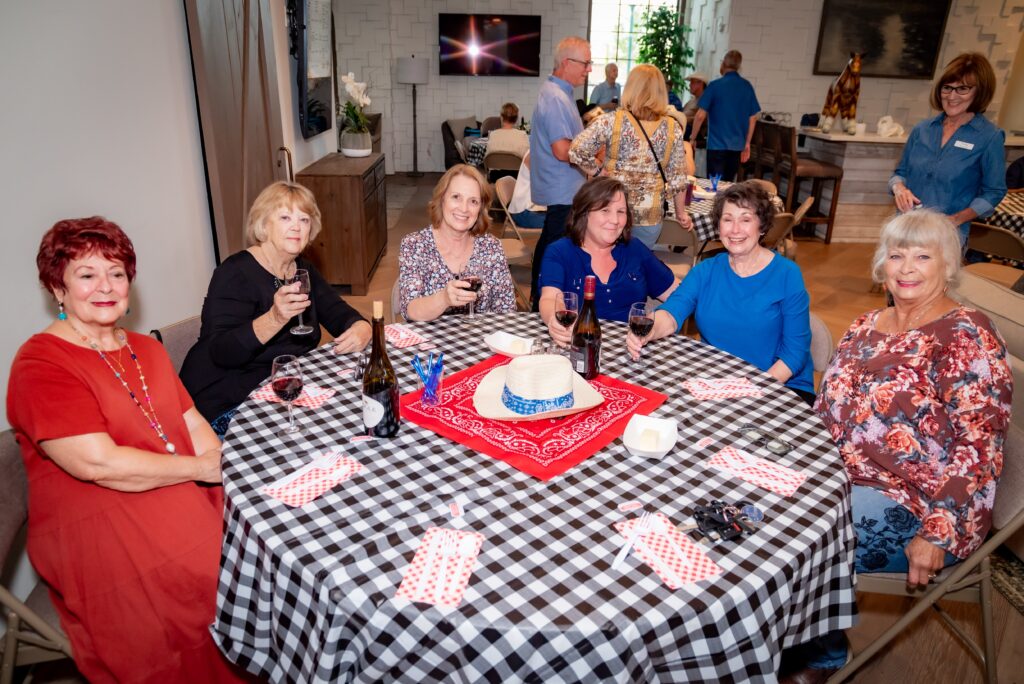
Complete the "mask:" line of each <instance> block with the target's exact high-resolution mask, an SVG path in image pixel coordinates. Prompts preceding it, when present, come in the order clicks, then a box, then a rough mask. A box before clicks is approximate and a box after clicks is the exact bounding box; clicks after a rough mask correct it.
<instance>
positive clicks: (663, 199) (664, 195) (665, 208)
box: [629, 114, 672, 214]
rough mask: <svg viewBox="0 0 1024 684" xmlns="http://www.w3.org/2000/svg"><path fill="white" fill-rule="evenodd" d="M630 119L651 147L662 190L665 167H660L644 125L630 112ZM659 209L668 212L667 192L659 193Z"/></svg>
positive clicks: (665, 184) (666, 188)
mask: <svg viewBox="0 0 1024 684" xmlns="http://www.w3.org/2000/svg"><path fill="white" fill-rule="evenodd" d="M629 118H630V119H632V120H633V122H634V123H635V124H636V127H637V128H638V129H640V132H641V133H643V134H644V140H646V141H647V147H649V148H650V149H651V155H653V156H654V163H655V164H656V165H657V166H658V173H660V174H661V182H662V183H664V190H668V178H666V177H665V169H663V168H661V160H660V159H658V153H657V152H655V151H654V145H653V144H652V143H651V136H649V135H647V131H645V130H644V126H643V124H642V123H640V121H639V119H637V118H636V117H635V116H633V115H632V114H631V115H630V116H629ZM668 126H669V129H668V140H671V139H672V121H671V120H670V121H669V122H668ZM661 211H662V214H668V193H667V192H665V191H662V193H661Z"/></svg>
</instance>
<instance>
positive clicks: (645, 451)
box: [622, 415, 679, 458]
mask: <svg viewBox="0 0 1024 684" xmlns="http://www.w3.org/2000/svg"><path fill="white" fill-rule="evenodd" d="M678 440H679V422H678V421H676V420H673V419H672V418H652V417H650V416H641V415H634V416H633V417H632V418H630V419H629V422H628V423H627V424H626V431H625V432H624V433H623V435H622V443H623V444H625V445H626V449H627V450H628V451H629V453H631V454H633V455H634V456H643V457H644V458H663V457H664V456H665V455H666V454H668V452H670V451H672V447H674V446H675V445H676V442H677V441H678Z"/></svg>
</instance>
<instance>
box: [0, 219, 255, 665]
mask: <svg viewBox="0 0 1024 684" xmlns="http://www.w3.org/2000/svg"><path fill="white" fill-rule="evenodd" d="M135 263H136V260H135V250H134V248H133V247H132V243H131V240H129V239H128V236H127V235H125V234H124V232H122V231H121V229H120V228H119V227H117V226H116V225H115V224H113V223H111V222H110V221H107V220H105V219H103V218H101V217H99V216H94V217H92V218H85V219H71V220H66V221H59V222H58V223H57V224H55V225H54V226H53V228H51V229H50V230H49V231H48V232H47V233H46V235H44V236H43V240H42V243H41V244H40V245H39V252H38V254H37V255H36V264H37V266H38V268H39V280H40V281H41V282H42V284H43V287H44V288H46V289H47V290H48V291H49V292H50V294H51V295H52V296H53V297H54V299H56V301H57V303H58V306H59V308H60V314H59V315H58V316H57V320H55V321H53V322H52V323H51V324H50V325H49V326H47V327H46V329H45V330H43V332H42V333H41V334H38V335H33V336H32V337H31V338H29V339H28V341H27V342H25V344H23V345H22V347H21V349H19V350H18V353H17V355H16V356H15V357H14V363H13V364H12V366H11V374H10V380H9V382H8V384H7V419H8V420H9V421H10V423H11V427H12V428H13V429H14V435H15V437H16V438H17V440H18V443H19V444H20V445H21V453H22V458H23V459H24V461H25V471H26V474H27V476H28V488H29V497H28V507H29V516H28V520H29V523H28V553H29V558H31V559H32V566H33V567H34V568H35V570H36V571H37V572H38V573H39V574H40V576H42V578H43V579H44V580H46V583H47V584H48V585H49V587H50V598H51V599H52V600H53V607H54V608H55V609H56V612H57V615H58V616H60V624H61V627H62V628H63V630H64V632H65V633H66V634H67V635H68V638H69V639H70V641H71V649H72V651H73V653H74V659H75V665H76V666H77V667H78V669H79V670H80V671H81V673H82V675H83V676H84V677H85V678H86V680H88V681H90V682H143V681H152V682H228V681H245V679H246V675H245V673H244V672H242V671H241V670H240V669H238V668H236V667H235V666H234V665H232V664H231V663H229V662H228V661H227V660H226V659H225V658H224V656H223V655H222V654H221V653H220V650H219V649H218V648H217V645H216V644H215V643H214V641H213V639H212V638H211V637H210V632H209V630H208V629H207V627H208V626H209V624H210V622H211V621H212V620H213V618H214V613H215V611H216V599H217V574H218V572H219V570H220V567H219V563H220V550H221V543H222V541H223V532H222V529H223V524H224V517H223V516H224V503H223V497H222V489H221V487H220V483H221V471H220V441H219V440H218V439H217V436H216V435H215V434H213V430H211V429H210V426H209V425H208V424H207V422H206V421H205V420H203V417H202V416H201V415H199V413H198V412H197V411H196V409H195V407H194V406H193V405H192V400H191V399H190V398H189V396H188V393H187V392H186V391H185V388H184V387H182V384H181V381H180V380H178V376H177V375H176V374H175V372H174V367H173V366H172V365H171V360H170V359H169V358H168V357H167V352H166V351H165V350H164V348H163V345H161V344H160V343H159V342H157V341H156V340H154V339H153V338H152V337H150V336H148V335H140V334H138V333H135V332H132V331H130V330H125V329H124V328H122V327H120V326H119V323H120V322H121V317H122V316H124V315H125V313H127V310H128V303H129V299H130V298H131V284H132V281H133V280H134V279H135ZM8 477H10V475H8ZM197 483H203V485H204V486H199V485H198V484H197ZM4 503H5V505H7V502H4ZM9 514H13V511H11V512H10V513H9ZM5 549H6V547H5ZM11 646H12V644H11V643H8V646H7V647H8V648H11ZM5 674H9V673H5Z"/></svg>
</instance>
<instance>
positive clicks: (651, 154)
mask: <svg viewBox="0 0 1024 684" xmlns="http://www.w3.org/2000/svg"><path fill="white" fill-rule="evenodd" d="M666 93H667V90H666V88H665V77H664V76H663V75H662V73H661V70H660V69H658V67H656V66H653V65H650V64H640V65H638V66H636V67H634V68H633V70H632V71H630V72H629V78H628V79H627V80H626V87H625V89H624V90H623V91H622V107H621V108H619V109H617V110H615V111H613V112H608V113H607V114H605V115H603V116H602V117H601V118H599V119H597V120H596V121H595V122H594V123H593V124H591V125H590V126H588V127H587V129H586V130H584V131H583V132H582V133H580V134H579V135H577V136H576V138H575V139H574V140H573V141H572V146H571V147H570V148H569V160H570V161H571V162H572V163H573V164H575V165H576V166H578V167H579V168H581V169H583V171H584V172H586V173H587V175H589V176H595V175H601V174H604V175H608V176H611V177H612V178H615V179H617V180H620V181H622V183H623V185H625V186H626V190H627V193H628V197H627V198H626V199H627V200H628V202H629V206H630V208H631V209H632V212H633V237H635V238H638V239H639V240H640V241H641V242H642V243H644V244H645V245H647V247H648V249H650V248H652V247H654V243H655V242H656V241H657V239H658V235H659V234H660V233H661V219H662V216H663V215H664V208H665V207H667V206H668V200H669V199H672V200H674V201H675V210H676V218H677V219H679V222H680V223H681V224H682V225H683V227H684V228H686V229H688V230H689V229H692V228H693V222H692V221H691V220H690V217H689V215H687V213H686V208H685V207H684V206H683V193H682V192H680V190H682V189H683V187H684V185H683V184H684V183H685V182H686V177H687V175H689V174H692V173H693V170H694V168H695V167H694V163H693V150H692V149H691V148H690V144H689V143H687V142H686V141H685V140H684V139H683V129H684V128H686V126H685V124H684V125H680V124H679V122H677V121H676V120H675V119H673V118H672V117H670V116H668V104H667V103H668V95H667V94H666ZM602 148H604V150H605V154H604V164H603V165H602V163H601V161H600V159H599V157H598V153H599V151H600V150H601V149H602Z"/></svg>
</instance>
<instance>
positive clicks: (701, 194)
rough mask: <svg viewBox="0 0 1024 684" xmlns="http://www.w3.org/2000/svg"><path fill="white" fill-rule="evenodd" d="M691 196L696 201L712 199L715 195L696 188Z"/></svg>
mask: <svg viewBox="0 0 1024 684" xmlns="http://www.w3.org/2000/svg"><path fill="white" fill-rule="evenodd" d="M693 196H694V197H695V198H697V199H714V197H715V193H714V192H712V191H711V190H705V189H704V188H700V187H697V188H694V189H693Z"/></svg>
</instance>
